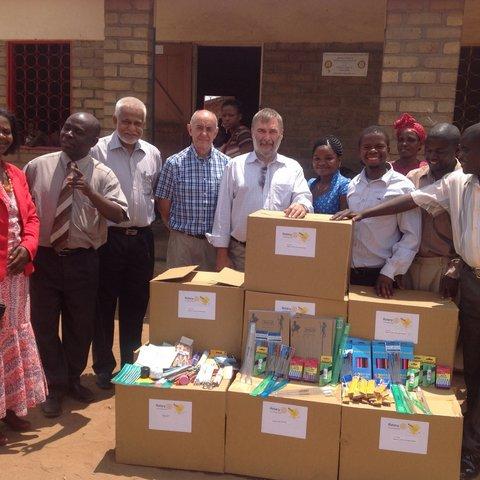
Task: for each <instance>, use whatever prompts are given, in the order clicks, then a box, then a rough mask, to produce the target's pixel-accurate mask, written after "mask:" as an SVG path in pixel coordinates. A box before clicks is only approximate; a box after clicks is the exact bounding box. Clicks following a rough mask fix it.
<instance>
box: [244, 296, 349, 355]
mask: <svg viewBox="0 0 480 480" xmlns="http://www.w3.org/2000/svg"><path fill="white" fill-rule="evenodd" d="M347 300H348V297H346V296H345V297H343V300H325V299H322V298H312V297H302V296H295V295H285V294H282V293H263V292H252V291H246V292H245V308H244V313H243V340H242V354H243V350H244V346H245V341H246V338H247V333H248V320H249V314H248V312H249V311H250V310H275V311H277V312H284V313H287V314H291V313H300V314H306V315H315V316H326V317H338V316H340V317H345V318H347V312H348V302H347Z"/></svg>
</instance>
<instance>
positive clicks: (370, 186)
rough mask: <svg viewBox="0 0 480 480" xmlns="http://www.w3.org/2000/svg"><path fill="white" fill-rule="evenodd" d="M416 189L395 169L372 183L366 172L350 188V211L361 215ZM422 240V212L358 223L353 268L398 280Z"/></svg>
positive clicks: (356, 223) (352, 182) (348, 198)
mask: <svg viewBox="0 0 480 480" xmlns="http://www.w3.org/2000/svg"><path fill="white" fill-rule="evenodd" d="M414 189H415V187H414V186H413V183H412V182H411V181H410V180H408V179H407V178H406V177H405V176H403V175H402V174H400V173H397V172H396V171H395V170H393V169H392V168H391V167H390V168H389V169H388V170H387V172H386V173H385V174H384V175H383V176H382V177H381V178H379V179H376V180H369V179H368V178H367V176H366V175H365V169H363V170H362V172H361V173H360V174H359V175H357V176H356V177H355V178H354V179H353V180H352V181H351V182H350V185H349V186H348V193H347V201H348V208H349V209H351V210H353V211H355V212H360V211H362V210H365V209H366V208H370V207H374V206H376V205H379V204H381V203H383V202H385V201H387V200H391V199H392V198H394V197H398V196H399V195H403V194H405V193H410V192H413V190H414ZM420 236H421V216H420V211H419V210H418V209H415V210H410V211H408V212H403V213H399V214H397V215H386V216H383V217H374V218H365V219H363V220H361V221H360V222H355V224H354V230H353V246H352V268H360V267H371V268H381V272H380V273H381V274H382V275H386V276H387V277H389V278H391V279H394V278H395V276H396V275H402V274H404V273H406V272H407V270H408V268H409V267H410V265H411V263H412V261H413V259H414V257H415V255H416V253H417V251H418V248H419V245H420Z"/></svg>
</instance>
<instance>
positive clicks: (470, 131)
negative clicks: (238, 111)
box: [462, 123, 480, 141]
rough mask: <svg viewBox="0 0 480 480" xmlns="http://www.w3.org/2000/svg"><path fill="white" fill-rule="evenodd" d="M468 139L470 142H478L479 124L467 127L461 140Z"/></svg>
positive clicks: (479, 136)
mask: <svg viewBox="0 0 480 480" xmlns="http://www.w3.org/2000/svg"><path fill="white" fill-rule="evenodd" d="M466 137H468V138H469V139H471V140H476V141H478V140H480V123H476V124H475V125H472V126H471V127H468V128H467V129H466V130H465V131H464V132H463V135H462V139H463V138H466Z"/></svg>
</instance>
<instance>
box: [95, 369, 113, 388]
mask: <svg viewBox="0 0 480 480" xmlns="http://www.w3.org/2000/svg"><path fill="white" fill-rule="evenodd" d="M111 380H112V374H110V373H97V378H96V380H95V383H96V384H97V387H98V388H101V389H102V390H110V389H111V388H113V384H112V382H111Z"/></svg>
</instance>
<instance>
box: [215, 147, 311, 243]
mask: <svg viewBox="0 0 480 480" xmlns="http://www.w3.org/2000/svg"><path fill="white" fill-rule="evenodd" d="M262 167H264V164H263V163H262V162H261V161H260V160H258V158H257V155H256V153H255V152H250V153H246V154H244V155H240V156H238V157H235V158H233V159H232V160H231V161H230V162H229V163H228V165H227V166H226V168H225V171H224V172H223V176H222V182H221V184H220V191H219V194H218V202H217V209H216V211H215V220H214V223H213V231H212V234H211V235H209V234H207V237H208V240H209V241H210V243H211V244H212V245H213V246H214V247H228V245H229V243H230V236H232V237H234V238H236V239H237V240H239V241H240V242H245V241H246V240H247V217H248V215H250V213H253V212H256V211H257V210H261V209H264V210H278V211H280V210H285V209H286V208H287V207H289V206H290V205H291V204H292V203H299V204H301V205H303V206H304V207H305V208H306V209H307V210H308V211H309V212H313V206H312V194H311V192H310V189H309V188H308V185H307V181H306V180H305V176H304V174H303V169H302V167H301V166H300V164H299V163H298V162H297V161H295V160H293V159H291V158H288V157H285V156H283V155H280V154H277V156H276V157H275V159H274V160H273V161H272V162H270V163H269V164H268V166H267V168H266V171H265V172H263V173H262ZM263 174H264V175H265V176H264V180H265V183H264V186H263V188H262V186H261V183H262V177H263Z"/></svg>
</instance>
